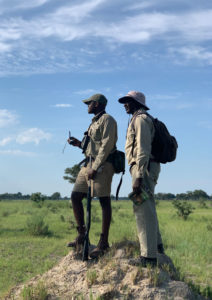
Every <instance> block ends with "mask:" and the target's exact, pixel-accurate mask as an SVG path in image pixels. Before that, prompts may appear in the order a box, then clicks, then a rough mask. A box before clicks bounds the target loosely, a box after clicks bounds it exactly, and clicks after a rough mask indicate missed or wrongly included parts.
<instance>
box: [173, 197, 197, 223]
mask: <svg viewBox="0 0 212 300" xmlns="http://www.w3.org/2000/svg"><path fill="white" fill-rule="evenodd" d="M172 204H173V206H174V207H175V208H176V209H177V214H178V216H179V217H181V218H183V219H184V220H187V218H188V216H189V215H190V214H191V213H192V212H193V210H194V207H192V205H191V203H189V202H188V201H180V200H174V201H172Z"/></svg>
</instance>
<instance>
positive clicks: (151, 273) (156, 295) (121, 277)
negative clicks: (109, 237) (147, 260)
mask: <svg viewBox="0 0 212 300" xmlns="http://www.w3.org/2000/svg"><path fill="white" fill-rule="evenodd" d="M134 247H135V243H134V242H130V241H127V242H124V243H120V244H117V245H115V246H113V247H111V249H110V250H109V251H108V253H107V254H105V255H104V256H103V257H101V258H100V259H99V260H89V261H87V262H83V261H82V259H81V255H80V254H76V253H75V252H73V251H70V253H69V254H68V255H67V256H66V257H64V258H63V259H62V260H61V261H60V262H59V263H58V264H57V265H56V266H55V267H54V268H52V269H51V270H49V271H48V272H46V273H45V274H43V275H38V276H36V277H34V278H32V279H31V280H30V281H28V282H27V283H25V284H24V285H19V286H16V287H14V288H13V289H12V290H11V291H10V292H9V294H8V295H7V296H6V297H5V298H4V299H5V300H9V299H10V300H11V299H15V300H16V299H17V300H19V299H23V296H22V290H23V288H24V287H25V288H26V287H31V288H32V289H33V288H34V287H36V286H38V284H39V283H41V282H42V283H43V284H44V286H45V290H46V291H47V294H48V296H47V297H46V298H45V299H46V300H47V299H48V300H56V299H57V300H59V299H60V300H72V299H73V300H75V299H76V300H77V299H79V300H82V299H83V300H84V299H85V300H87V299H89V300H91V299H93V300H95V299H98V300H100V299H101V300H111V299H125V300H126V299H139V300H141V299H142V300H145V299H155V300H166V299H167V300H169V299H170V300H182V299H188V300H194V299H195V300H196V299H197V300H203V299H204V298H203V297H201V296H199V295H196V294H194V293H193V292H192V291H191V290H190V288H189V287H188V286H187V284H186V283H184V282H181V281H178V280H177V279H178V277H179V276H178V274H177V271H176V269H175V267H174V265H173V263H172V261H171V259H170V258H169V257H168V256H166V255H163V254H158V267H157V268H154V269H151V268H150V267H147V268H141V267H140V266H139V265H138V266H132V265H130V264H129V261H130V258H131V257H132V253H133V252H132V251H133V248H134ZM30 299H31V298H30ZM33 299H34V298H33ZM36 299H38V298H36ZM39 299H41V298H39ZM42 299H43V298H42Z"/></svg>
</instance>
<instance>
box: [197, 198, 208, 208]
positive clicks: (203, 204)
mask: <svg viewBox="0 0 212 300" xmlns="http://www.w3.org/2000/svg"><path fill="white" fill-rule="evenodd" d="M199 207H200V208H208V206H207V204H206V199H205V198H200V199H199Z"/></svg>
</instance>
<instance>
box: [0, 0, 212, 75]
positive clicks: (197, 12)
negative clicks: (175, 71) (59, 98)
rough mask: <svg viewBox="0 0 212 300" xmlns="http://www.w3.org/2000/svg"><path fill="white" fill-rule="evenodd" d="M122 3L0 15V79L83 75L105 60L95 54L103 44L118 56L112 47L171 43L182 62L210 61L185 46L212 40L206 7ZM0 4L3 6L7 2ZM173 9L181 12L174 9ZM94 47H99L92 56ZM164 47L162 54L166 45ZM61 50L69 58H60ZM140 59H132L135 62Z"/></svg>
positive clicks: (97, 0)
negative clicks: (95, 64)
mask: <svg viewBox="0 0 212 300" xmlns="http://www.w3.org/2000/svg"><path fill="white" fill-rule="evenodd" d="M20 2H21V3H20ZM46 2H47V0H40V1H35V0H34V1H26V0H24V1H18V0H16V1H15V5H14V7H17V6H18V5H19V6H20V5H23V7H25V8H27V6H28V7H33V6H34V7H35V6H36V5H37V6H40V5H43V4H45V3H46ZM126 2H127V5H125V6H124V5H123V9H122V10H120V9H118V8H120V1H118V4H116V3H115V2H112V1H111V2H110V1H109V2H106V0H91V1H85V0H84V1H80V2H77V4H76V2H75V3H74V4H73V3H70V2H69V3H68V4H67V2H66V1H60V2H57V3H54V5H50V1H48V5H49V6H48V10H42V11H36V12H35V13H32V12H31V14H30V18H25V15H20V14H18V13H17V14H15V15H12V14H11V15H10V14H8V16H7V17H2V20H1V22H0V70H1V71H0V75H1V76H5V75H10V74H13V75H14V74H15V75H16V74H19V73H24V74H39V73H46V74H47V73H54V72H58V71H61V72H64V71H65V72H72V71H76V70H86V71H87V70H91V69H92V64H93V59H95V57H98V59H97V60H98V61H100V58H101V61H103V60H104V59H102V57H100V55H101V54H102V53H103V52H104V50H103V46H104V49H105V45H106V46H108V49H111V51H112V47H111V45H112V46H113V56H112V57H114V56H116V57H117V58H118V57H119V53H117V52H115V50H114V47H115V45H116V44H117V45H119V46H120V45H126V46H127V45H129V44H147V45H151V43H154V42H157V41H162V42H163V43H164V44H166V45H170V44H172V45H173V48H175V49H176V48H181V50H179V51H178V52H177V51H176V52H175V54H176V56H177V55H179V56H180V55H184V56H185V57H187V59H190V57H195V56H196V58H197V59H198V60H201V59H202V60H203V61H209V62H211V53H210V51H204V50H201V49H197V48H196V49H191V48H190V49H189V48H188V47H189V45H191V44H193V45H195V46H196V45H198V46H199V45H200V44H201V43H205V42H208V41H211V40H212V22H211V19H212V9H210V8H207V7H205V6H204V7H203V6H202V9H200V8H199V7H198V6H197V5H194V6H193V7H190V8H189V9H188V3H189V2H188V1H186V5H187V10H186V9H185V7H183V5H182V3H181V4H180V5H179V4H177V1H175V6H176V9H175V10H172V9H170V7H169V6H168V4H167V3H166V1H163V5H162V6H161V4H158V3H157V1H155V0H151V1H148V2H147V1H142V2H141V1H140V2H139V1H135V2H134V3H133V4H131V5H129V3H130V1H126ZM182 2H183V1H182ZM184 2H185V1H184ZM0 3H2V4H4V6H5V5H6V0H4V1H1V2H0ZM177 5H178V6H179V8H180V9H177V8H178V6H177ZM151 6H152V8H151ZM127 7H128V9H127ZM200 7H201V6H200ZM105 8H107V9H106V10H105ZM147 8H148V10H147ZM162 8H163V9H162ZM164 8H167V9H164ZM125 9H126V10H125ZM97 11H98V14H96V12H97ZM105 11H106V13H105ZM110 12H113V13H110ZM97 15H98V17H97ZM38 41H39V43H38ZM81 42H83V48H82V44H81ZM47 43H48V45H47ZM94 44H95V46H97V45H98V46H97V47H98V50H97V51H96V48H95V55H94V47H93V45H94ZM84 45H86V46H87V47H86V46H84ZM102 45H103V46H102ZM46 49H47V50H46ZM49 49H57V53H56V51H55V54H56V55H54V54H52V55H51V53H49V51H50V50H49ZM79 49H83V51H81V50H79ZM153 49H154V51H153V52H156V51H158V50H157V48H155V47H154V48H153ZM164 49H165V52H167V49H168V47H165V48H164ZM159 51H160V50H159ZM64 52H66V53H68V54H67V55H64V54H63V53H64ZM142 53H143V51H142ZM142 57H143V56H137V59H141V58H142ZM134 58H136V57H134ZM120 64H121V63H120ZM120 64H119V65H120ZM102 65H103V63H102ZM110 65H112V61H110ZM113 65H116V63H115V64H113ZM104 69H106V66H104V68H103V67H102V68H101V69H100V70H101V72H103V71H104Z"/></svg>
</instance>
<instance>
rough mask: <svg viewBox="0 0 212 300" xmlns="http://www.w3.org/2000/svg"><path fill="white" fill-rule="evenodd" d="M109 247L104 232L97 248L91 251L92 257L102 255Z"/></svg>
mask: <svg viewBox="0 0 212 300" xmlns="http://www.w3.org/2000/svg"><path fill="white" fill-rule="evenodd" d="M108 248H109V244H108V241H105V239H104V234H103V233H102V234H101V236H100V240H99V242H98V245H97V247H96V248H94V249H93V250H92V251H91V253H90V258H93V259H94V258H98V257H99V256H102V255H103V254H104V252H105V251H106V250H107V249H108Z"/></svg>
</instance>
